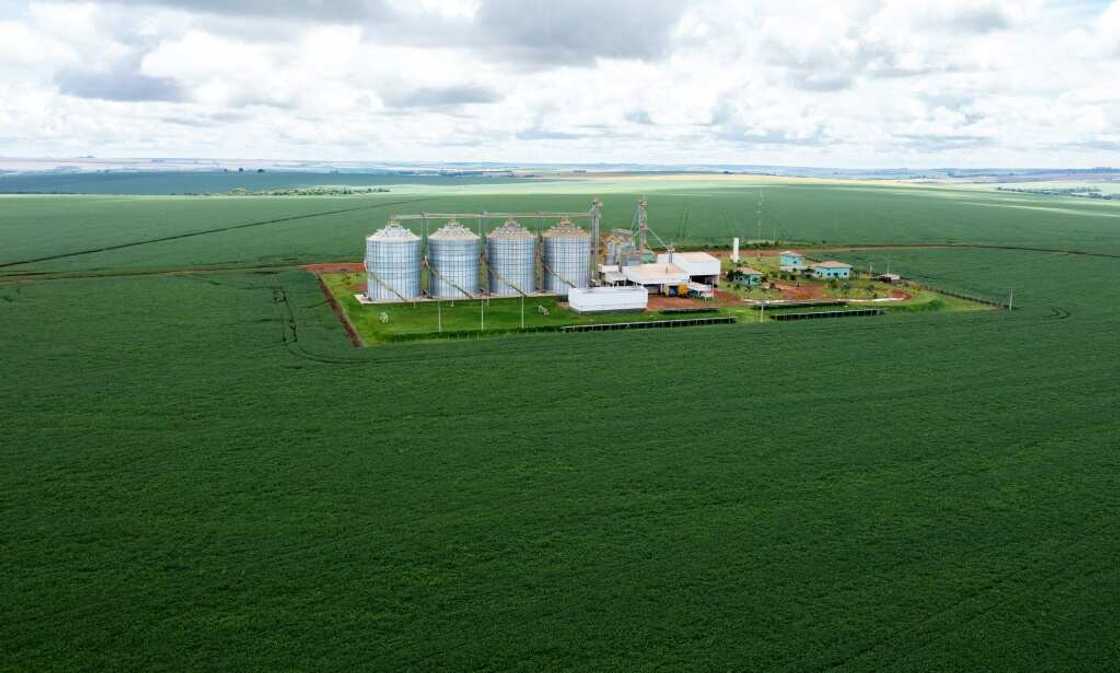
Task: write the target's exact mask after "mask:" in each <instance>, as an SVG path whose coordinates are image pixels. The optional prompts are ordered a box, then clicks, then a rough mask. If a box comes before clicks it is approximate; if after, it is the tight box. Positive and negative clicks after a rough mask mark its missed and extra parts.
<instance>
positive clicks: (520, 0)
mask: <svg viewBox="0 0 1120 673" xmlns="http://www.w3.org/2000/svg"><path fill="white" fill-rule="evenodd" d="M85 154H93V155H97V156H99V157H100V156H105V157H109V156H114V157H126V156H127V157H157V156H158V157H170V156H176V157H217V158H267V159H323V160H336V161H343V160H362V161H410V160H424V161H440V160H445V161H508V162H527V161H534V162H593V161H605V162H644V163H751V164H785V165H806V166H846V167H847V166H850V167H882V166H911V167H920V166H926V167H932V166H1009V167H1010V166H1015V167H1022V166H1098V165H1114V166H1115V165H1120V0H1113V1H1111V2H1110V1H1109V0H1064V1H1058V0H1006V1H1004V2H998V1H986V0H959V1H958V0H935V1H931V2H928V3H926V2H921V1H919V0H866V1H864V0H851V1H846V0H834V1H831V2H830V1H820V2H813V1H808V0H776V1H771V0H762V1H759V2H748V1H747V0H695V1H685V0H242V1H241V2H236V1H229V2H225V1H223V0H152V1H150V2H137V1H133V0H116V1H105V2H92V3H86V2H25V1H23V0H0V156H7V157H14V156H21V157H32V156H49V157H66V156H78V155H85Z"/></svg>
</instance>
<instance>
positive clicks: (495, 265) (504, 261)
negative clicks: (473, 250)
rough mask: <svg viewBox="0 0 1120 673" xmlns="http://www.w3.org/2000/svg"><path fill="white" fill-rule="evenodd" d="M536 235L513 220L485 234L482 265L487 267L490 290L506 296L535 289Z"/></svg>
mask: <svg viewBox="0 0 1120 673" xmlns="http://www.w3.org/2000/svg"><path fill="white" fill-rule="evenodd" d="M536 258H537V237H536V236H534V235H533V234H532V232H530V231H529V230H527V229H525V227H522V226H521V225H520V224H518V223H517V221H516V220H506V223H505V224H503V225H502V226H500V227H498V228H497V229H495V230H494V231H491V232H490V233H489V234H488V235H487V236H486V265H487V266H488V267H489V268H490V294H492V295H496V296H509V295H517V294H519V292H518V290H520V291H521V292H524V293H525V294H532V293H533V292H536V290H537V278H536V275H537V274H536Z"/></svg>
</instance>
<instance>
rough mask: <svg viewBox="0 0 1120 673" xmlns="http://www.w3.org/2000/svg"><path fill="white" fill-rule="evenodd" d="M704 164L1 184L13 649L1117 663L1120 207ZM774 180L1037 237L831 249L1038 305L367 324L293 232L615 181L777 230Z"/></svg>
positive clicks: (629, 667) (638, 665)
mask: <svg viewBox="0 0 1120 673" xmlns="http://www.w3.org/2000/svg"><path fill="white" fill-rule="evenodd" d="M662 182H668V181H662ZM679 182H680V184H677V185H676V186H674V187H673V189H665V190H656V191H655V190H654V189H652V188H650V187H649V185H648V184H640V185H639V184H633V185H631V186H630V187H628V188H622V187H619V191H614V192H608V191H607V188H608V187H610V184H606V183H604V184H599V183H596V182H593V181H583V182H580V181H573V182H572V183H570V184H569V183H564V184H559V183H557V184H552V185H549V186H547V188H545V187H542V189H541V192H540V193H539V194H535V193H533V192H531V191H530V190H529V188H528V187H525V186H522V185H511V186H508V187H499V186H494V187H489V186H487V187H485V189H483V188H482V187H479V188H477V189H479V190H483V191H486V193H469V194H468V193H466V192H465V191H464V192H463V193H460V192H458V191H455V190H458V189H459V188H458V187H456V188H455V190H451V191H448V190H443V189H440V188H436V187H430V188H428V190H427V191H426V192H425V193H420V191H418V192H417V193H416V194H407V195H405V194H398V193H397V192H396V191H394V192H393V193H390V194H382V195H376V196H372V197H354V198H350V197H345V198H341V197H340V198H297V197H283V198H276V199H270V198H260V199H258V198H256V197H253V198H228V199H227V198H191V197H152V196H141V197H109V196H81V197H79V196H66V197H62V196H34V197H32V196H27V197H23V196H20V197H14V196H13V197H3V198H0V358H2V359H3V362H4V363H5V364H4V376H2V377H0V401H2V404H3V408H4V434H3V437H4V440H3V442H2V443H0V458H2V459H3V461H4V465H5V469H4V470H3V471H2V472H0V530H3V531H4V535H3V539H2V541H0V551H2V553H0V576H2V577H3V578H4V582H3V583H2V584H0V587H2V588H0V596H2V597H3V601H2V604H3V608H2V614H3V619H0V663H2V666H0V668H3V669H5V670H12V671H35V672H36V673H42V672H45V671H72V670H91V671H122V670H137V671H140V670H143V671H181V670H190V671H231V670H237V671H241V670H279V669H283V670H296V671H304V670H306V671H322V670H363V669H375V670H385V671H409V670H415V671H454V672H456V673H461V672H463V671H492V670H500V671H525V672H527V673H528V672H533V673H537V672H539V671H633V670H666V671H713V670H720V671H722V670H758V671H884V670H889V671H929V670H936V671H981V670H999V671H1023V672H1029V673H1036V672H1037V671H1073V670H1078V671H1082V670H1084V671H1107V670H1115V669H1116V668H1117V666H1118V665H1120V645H1118V643H1117V639H1116V638H1115V624H1116V623H1117V620H1118V619H1120V567H1118V565H1117V564H1116V562H1115V560H1116V558H1117V557H1118V556H1120V454H1118V453H1117V451H1116V447H1117V439H1118V438H1120V417H1118V416H1117V414H1116V409H1118V408H1120V385H1118V383H1117V381H1118V380H1120V379H1118V374H1120V371H1118V369H1117V365H1116V363H1118V362H1120V339H1118V338H1117V334H1118V332H1120V304H1118V303H1117V302H1116V301H1115V295H1116V290H1115V288H1116V287H1117V285H1118V284H1120V207H1118V206H1120V204H1116V203H1112V204H1104V203H1102V204H1096V203H1091V202H1087V201H1084V200H1075V199H1053V198H1035V197H1030V196H1022V195H1008V194H985V193H982V192H976V191H966V190H956V189H947V188H940V187H938V188H918V187H900V186H893V185H887V186H876V185H868V184H859V185H857V184H852V185H836V184H831V183H830V184H817V183H811V182H807V181H800V182H792V181H791V182H787V183H768V184H766V185H762V186H759V185H754V184H749V185H747V184H739V185H737V186H736V185H721V186H713V185H710V184H703V185H693V184H691V183H690V182H689V181H687V180H684V181H679ZM611 184H614V183H611ZM600 188H602V189H600ZM462 189H463V190H466V189H467V188H466V187H463V188H462ZM501 189H507V190H510V191H511V192H512V191H516V192H517V193H498V192H499V191H500V190H501ZM759 189H762V191H763V193H764V206H763V227H764V228H771V229H772V230H773V229H776V230H777V231H778V232H780V234H781V235H780V236H779V237H780V238H783V239H786V240H789V239H800V240H806V241H817V242H819V241H821V240H827V241H830V242H846V243H864V244H868V243H870V244H912V245H913V244H945V243H952V244H955V245H963V246H992V245H997V246H1005V247H1006V248H1020V249H992V248H957V249H942V248H931V249H922V248H897V247H890V248H880V249H873V250H855V251H838V252H836V253H835V256H837V257H840V258H843V259H847V260H848V261H850V262H853V263H856V264H859V265H866V264H867V263H872V264H874V265H875V267H876V268H881V265H883V267H882V268H885V264H886V262H887V261H888V260H889V262H890V265H891V268H892V270H897V271H900V272H902V273H905V274H907V275H910V276H914V277H917V278H920V279H922V280H924V281H926V282H929V283H931V284H934V285H938V286H941V287H945V288H949V289H955V290H960V291H967V292H975V293H983V294H985V295H993V296H1006V293H1007V290H1008V288H1014V292H1015V297H1016V303H1017V305H1019V306H1020V309H1019V310H1016V311H1013V312H1008V311H968V312H960V313H948V312H930V313H916V314H913V315H888V316H883V317H879V318H873V319H866V320H864V319H852V320H834V321H806V322H796V323H788V324H787V323H782V324H764V325H758V324H755V323H743V324H740V325H735V326H732V327H720V328H696V329H681V330H660V331H635V332H611V333H601V334H600V333H595V334H582V335H578V337H576V336H574V335H556V334H535V335H525V336H518V337H510V338H494V339H486V340H473V339H471V340H457V341H446V342H443V341H440V342H423V343H403V344H391V345H387V346H385V347H379V348H369V349H357V348H354V347H352V346H351V345H350V344H349V342H348V341H347V338H346V335H345V334H344V333H343V331H342V330H340V329H339V327H338V322H337V320H336V318H335V316H334V315H333V314H332V312H331V311H330V308H329V306H328V304H327V302H326V301H325V298H324V296H323V294H322V292H321V291H320V289H319V286H318V283H317V282H316V280H315V278H314V277H313V276H312V275H311V274H309V273H307V272H305V271H303V270H302V269H300V268H298V265H300V264H304V263H308V262H311V261H339V260H357V259H359V258H360V256H361V240H362V236H363V235H364V234H366V233H368V232H369V231H371V230H372V229H374V228H376V227H379V226H381V225H382V224H383V223H384V222H385V220H386V218H387V216H388V214H389V213H390V212H394V211H402V212H403V211H405V210H421V209H426V210H436V209H452V208H455V209H468V210H477V209H481V208H487V209H489V210H492V211H497V210H499V209H506V208H508V209H515V208H516V209H530V210H537V209H553V208H578V207H586V205H587V203H588V202H589V201H590V198H591V196H593V195H596V194H600V195H602V196H603V198H604V200H605V201H606V204H607V205H606V208H607V210H606V216H607V222H608V225H609V226H625V225H628V224H629V221H630V215H631V212H632V209H633V203H634V200H635V199H636V197H637V195H638V194H640V193H643V192H646V193H647V196H648V198H649V201H650V209H651V218H652V223H653V224H654V226H655V227H656V228H657V229H658V232H659V233H660V234H661V235H662V236H663V237H665V238H670V239H672V240H675V241H678V242H687V243H689V244H696V245H703V244H705V243H706V242H707V241H726V240H727V239H728V238H729V237H730V236H731V235H740V236H743V237H751V238H753V237H754V233H753V232H754V231H755V230H756V228H757V222H756V211H757V204H758V201H759V196H758V190H759ZM487 190H489V191H487ZM517 190H523V191H517ZM565 190H567V191H565ZM647 190H648V191H647ZM400 201H407V203H400ZM529 224H532V223H529ZM1021 248H1037V250H1024V249H1021ZM99 249H100V250H99ZM1047 250H1061V251H1066V252H1048V251H1047ZM1074 253H1076V254H1074ZM34 259H40V260H41V261H33V260H34ZM266 266H267V267H268V268H258V267H266ZM219 267H220V270H214V269H219ZM200 269H201V270H200ZM206 269H211V270H209V271H207V270H206ZM33 274H42V275H33ZM68 274H70V275H69V276H68ZM138 274H145V275H138ZM458 308H459V307H458V306H457V307H456V310H458ZM475 308H477V305H475ZM469 319H470V320H473V315H472V316H470V317H469Z"/></svg>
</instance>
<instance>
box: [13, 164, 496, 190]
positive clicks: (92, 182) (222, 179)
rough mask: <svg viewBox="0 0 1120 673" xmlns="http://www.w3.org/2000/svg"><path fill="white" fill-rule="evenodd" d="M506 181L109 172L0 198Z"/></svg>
mask: <svg viewBox="0 0 1120 673" xmlns="http://www.w3.org/2000/svg"><path fill="white" fill-rule="evenodd" d="M508 181H509V178H504V177H481V176H468V177H426V176H401V175H384V174H380V173H308V172H297V171H266V172H263V173H258V172H256V171H255V170H246V171H244V172H238V171H236V170H232V171H196V172H162V171H135V172H124V171H121V172H113V173H25V174H8V175H4V174H2V173H0V194H3V193H8V194H11V193H38V194H145V195H153V196H166V195H170V194H206V193H221V192H229V191H231V190H234V189H246V190H249V191H261V190H267V189H285V188H295V187H314V186H319V185H349V186H361V187H367V186H380V187H389V188H390V189H391V188H392V187H394V186H396V185H431V186H435V187H444V188H446V187H455V186H461V185H473V184H494V183H501V182H508Z"/></svg>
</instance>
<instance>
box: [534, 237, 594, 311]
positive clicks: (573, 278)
mask: <svg viewBox="0 0 1120 673" xmlns="http://www.w3.org/2000/svg"><path fill="white" fill-rule="evenodd" d="M542 242H543V245H544V248H543V252H544V265H545V269H544V274H543V276H544V283H543V285H544V290H545V292H550V293H552V294H559V295H563V296H565V297H566V296H568V288H570V287H572V286H575V287H590V285H591V270H590V268H589V267H590V265H591V236H590V235H588V233H587V232H586V231H584V230H583V229H580V228H579V227H577V226H575V225H574V224H572V223H571V221H570V220H567V219H563V220H560V222H559V223H557V224H556V226H554V227H552V228H551V229H549V230H548V231H546V232H544V235H543V237H542ZM565 281H567V282H565Z"/></svg>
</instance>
